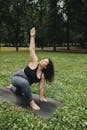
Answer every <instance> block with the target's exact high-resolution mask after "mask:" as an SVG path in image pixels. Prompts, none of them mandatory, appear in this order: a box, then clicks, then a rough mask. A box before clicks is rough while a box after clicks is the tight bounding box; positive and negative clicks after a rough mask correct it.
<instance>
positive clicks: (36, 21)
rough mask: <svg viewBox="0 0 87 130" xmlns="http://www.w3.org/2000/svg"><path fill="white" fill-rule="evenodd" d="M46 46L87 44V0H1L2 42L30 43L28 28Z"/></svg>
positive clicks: (14, 44) (7, 44) (81, 45)
mask: <svg viewBox="0 0 87 130" xmlns="http://www.w3.org/2000/svg"><path fill="white" fill-rule="evenodd" d="M32 26H35V27H36V29H37V36H36V43H37V46H38V47H41V48H42V49H43V48H44V47H45V46H51V47H53V50H54V51H56V47H58V46H66V47H67V49H68V50H69V49H70V46H79V47H82V48H86V47H87V0H48V1H47V0H6V1H5V0H0V46H15V47H16V51H18V47H19V46H21V47H22V46H25V47H26V46H28V43H29V30H30V28H31V27H32Z"/></svg>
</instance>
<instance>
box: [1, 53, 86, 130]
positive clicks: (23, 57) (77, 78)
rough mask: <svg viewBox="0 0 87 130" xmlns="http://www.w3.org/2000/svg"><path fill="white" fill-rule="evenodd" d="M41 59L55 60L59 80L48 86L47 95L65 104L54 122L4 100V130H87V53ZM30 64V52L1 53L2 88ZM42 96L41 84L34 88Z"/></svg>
mask: <svg viewBox="0 0 87 130" xmlns="http://www.w3.org/2000/svg"><path fill="white" fill-rule="evenodd" d="M37 55H38V57H39V59H41V58H45V57H51V59H52V60H53V62H54V65H55V81H54V82H53V83H52V84H51V85H49V84H46V85H45V86H46V88H45V95H46V96H48V97H51V98H53V99H56V100H59V101H61V102H63V104H64V107H62V108H60V109H57V110H56V111H55V112H54V114H53V115H52V116H51V118H50V119H48V120H44V119H40V118H39V117H37V116H35V115H34V114H33V113H31V112H29V111H27V110H25V109H22V108H21V107H17V106H14V105H12V104H10V103H9V102H6V101H0V130H86V129H87V54H67V53H53V52H52V53H50V52H48V53H46V52H42V53H41V52H37ZM28 61H29V55H28V53H27V52H19V53H16V52H0V86H1V87H3V86H6V85H9V84H10V77H11V75H12V74H13V72H14V71H16V70H18V69H20V68H24V67H25V66H26V65H27V64H28ZM32 91H33V92H35V93H38V84H36V85H35V84H34V85H33V86H32Z"/></svg>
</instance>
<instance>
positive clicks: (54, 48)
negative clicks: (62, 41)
mask: <svg viewBox="0 0 87 130" xmlns="http://www.w3.org/2000/svg"><path fill="white" fill-rule="evenodd" d="M53 51H54V52H55V51H56V44H55V43H54V45H53Z"/></svg>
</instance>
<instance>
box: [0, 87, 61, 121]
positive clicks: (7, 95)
mask: <svg viewBox="0 0 87 130" xmlns="http://www.w3.org/2000/svg"><path fill="white" fill-rule="evenodd" d="M32 96H33V99H34V100H35V102H36V103H37V104H38V105H39V106H40V110H39V111H36V110H32V109H31V108H30V107H29V106H28V104H27V102H26V99H25V97H24V96H17V95H15V94H14V93H13V92H12V91H11V90H10V89H8V88H0V99H2V100H3V99H4V100H5V101H9V102H11V103H13V104H15V105H18V106H21V107H23V108H26V109H28V110H29V111H31V112H33V113H34V114H36V115H37V116H39V117H41V118H44V119H48V118H50V116H52V114H53V112H55V110H56V109H58V108H60V107H62V106H63V104H62V103H61V102H59V101H56V100H54V99H52V98H47V100H48V102H41V101H39V95H38V94H32Z"/></svg>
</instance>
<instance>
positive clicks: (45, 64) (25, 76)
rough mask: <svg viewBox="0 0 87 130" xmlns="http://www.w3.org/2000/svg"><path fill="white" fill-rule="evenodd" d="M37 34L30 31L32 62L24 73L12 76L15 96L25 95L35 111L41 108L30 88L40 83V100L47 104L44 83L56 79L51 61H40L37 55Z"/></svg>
mask: <svg viewBox="0 0 87 130" xmlns="http://www.w3.org/2000/svg"><path fill="white" fill-rule="evenodd" d="M35 34H36V30H35V27H33V28H32V29H31V30H30V46H29V53H30V62H29V64H28V66H26V67H25V69H24V71H18V72H16V73H15V74H14V75H13V76H12V87H11V90H12V91H13V92H14V93H15V94H21V95H22V94H23V95H24V96H25V98H26V99H27V101H28V104H29V106H30V107H31V108H32V109H34V110H40V107H39V106H38V105H37V104H36V103H35V101H34V100H33V98H32V93H31V89H30V86H31V85H32V84H33V83H37V82H39V100H40V101H42V102H47V99H46V98H45V97H44V95H43V93H44V83H45V81H49V82H50V81H52V80H53V78H54V67H53V63H52V61H51V60H50V59H43V60H41V61H38V58H37V55H36V53H35Z"/></svg>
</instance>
